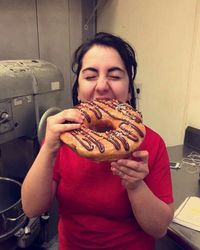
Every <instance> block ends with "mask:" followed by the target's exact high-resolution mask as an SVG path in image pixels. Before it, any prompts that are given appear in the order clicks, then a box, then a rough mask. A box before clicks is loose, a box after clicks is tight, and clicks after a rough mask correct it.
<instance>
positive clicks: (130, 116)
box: [60, 99, 145, 161]
mask: <svg viewBox="0 0 200 250" xmlns="http://www.w3.org/2000/svg"><path fill="white" fill-rule="evenodd" d="M74 108H76V109H78V110H80V112H81V113H82V114H83V115H84V117H85V119H84V121H83V124H82V125H81V128H80V129H76V130H72V131H68V132H65V133H63V134H61V136H60V139H61V141H63V142H64V143H65V144H67V145H68V146H69V147H70V148H71V149H72V150H74V151H75V152H77V153H78V154H79V155H81V156H83V157H86V158H89V159H93V160H97V161H106V160H110V161H113V160H117V159H121V158H124V157H126V156H127V155H128V154H130V153H131V152H133V151H135V150H136V149H137V148H138V147H139V145H140V144H141V142H142V141H143V139H144V136H145V126H144V125H143V123H142V115H141V113H140V112H138V111H137V110H135V109H134V108H133V107H132V106H130V105H129V104H127V103H122V102H119V101H117V100H114V99H112V100H95V101H92V102H82V103H81V104H79V105H77V106H75V107H74Z"/></svg>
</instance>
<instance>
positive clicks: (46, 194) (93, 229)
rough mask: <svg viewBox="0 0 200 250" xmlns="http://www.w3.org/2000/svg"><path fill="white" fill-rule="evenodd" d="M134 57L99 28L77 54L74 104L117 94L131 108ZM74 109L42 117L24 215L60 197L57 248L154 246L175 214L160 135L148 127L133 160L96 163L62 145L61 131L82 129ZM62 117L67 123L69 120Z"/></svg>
mask: <svg viewBox="0 0 200 250" xmlns="http://www.w3.org/2000/svg"><path fill="white" fill-rule="evenodd" d="M136 70H137V63H136V60H135V53H134V50H133V49H132V47H131V46H130V45H129V44H128V43H126V42H125V41H124V40H122V39H121V38H120V37H117V36H114V35H112V34H108V33H98V34H96V36H95V38H94V39H92V40H90V41H87V42H86V43H85V44H83V45H81V46H80V47H79V48H78V49H77V51H76V52H75V55H74V63H73V71H74V73H75V74H76V77H77V78H76V81H75V84H74V87H73V102H74V104H77V103H79V102H81V101H86V100H88V101H91V100H94V99H104V98H109V99H112V98H114V99H118V100H120V101H122V102H130V103H131V104H132V106H133V107H134V106H135V96H134V88H133V81H134V78H135V75H136ZM83 119H84V117H83V116H82V114H81V113H80V111H78V110H76V109H68V110H64V111H62V112H60V113H58V114H56V115H54V116H52V117H49V118H48V119H47V128H46V135H45V141H44V144H43V146H42V147H41V150H40V152H39V154H38V156H37V158H36V159H35V162H34V163H33V165H32V167H31V168H30V171H29V172H28V174H27V176H26V178H25V180H24V183H23V186H22V204H23V209H24V211H25V213H26V214H27V216H29V217H32V216H37V215H40V214H41V213H43V212H45V211H46V210H47V209H48V208H49V206H50V205H51V202H52V200H53V198H54V197H55V195H56V196H57V199H58V202H59V225H58V232H59V246H60V248H59V249H61V250H67V249H70V250H78V249H87V250H88V249H107V250H108V249H115V250H122V249H125V250H132V249H134V250H135V249H138V250H142V249H145V250H147V249H154V243H155V238H159V237H162V236H163V235H165V233H166V231H167V228H168V225H169V223H170V222H171V220H172V217H173V204H172V203H173V196H172V185H171V177H170V169H169V160H168V155H167V151H166V147H165V144H164V142H163V140H162V138H161V137H160V136H159V135H158V134H157V133H155V132H154V131H152V130H151V129H150V128H148V127H146V136H145V139H144V141H143V143H142V144H141V146H140V148H139V149H138V151H136V152H134V153H133V154H132V157H131V158H128V159H120V160H118V161H115V162H111V163H110V162H101V163H97V162H94V161H91V160H89V159H85V158H82V157H80V156H78V155H77V154H76V153H74V152H73V151H71V150H70V149H69V148H68V147H67V146H66V145H63V144H62V143H61V141H60V139H59V136H60V134H61V133H63V132H65V131H70V130H73V129H78V128H80V125H81V123H82V122H83ZM65 121H70V123H68V124H66V123H64V122H65Z"/></svg>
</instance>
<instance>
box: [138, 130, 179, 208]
mask: <svg viewBox="0 0 200 250" xmlns="http://www.w3.org/2000/svg"><path fill="white" fill-rule="evenodd" d="M141 149H142V150H147V151H148V152H149V162H148V165H149V175H148V176H147V177H146V178H145V182H146V184H147V185H148V187H149V188H150V189H151V191H152V192H153V193H154V194H155V195H156V196H157V197H158V198H159V199H161V200H162V201H164V202H166V203H172V202H173V200H174V199H173V190H172V180H171V172H170V165H169V157H168V153H167V149H166V146H165V143H164V141H163V139H162V138H161V137H160V136H159V135H158V134H157V133H155V132H154V131H152V130H149V129H148V132H147V138H146V141H145V143H144V145H143V146H142V148H141Z"/></svg>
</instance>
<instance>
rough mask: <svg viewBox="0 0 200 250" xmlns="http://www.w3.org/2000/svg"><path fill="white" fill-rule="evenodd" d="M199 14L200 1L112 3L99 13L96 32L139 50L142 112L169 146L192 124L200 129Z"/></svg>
mask: <svg viewBox="0 0 200 250" xmlns="http://www.w3.org/2000/svg"><path fill="white" fill-rule="evenodd" d="M198 12H200V7H199V0H176V1H174V0H168V1H166V0H160V1H157V0H151V1H149V0H140V1H137V0H109V1H103V2H102V4H101V6H100V7H99V10H98V16H97V31H107V32H112V33H115V34H117V35H120V36H122V37H123V38H125V39H126V40H128V41H129V42H130V43H131V44H132V45H133V46H134V47H135V49H136V54H137V61H138V75H137V78H136V83H139V84H142V95H141V99H140V100H139V109H140V110H141V111H142V113H143V116H144V122H145V123H146V124H147V125H149V126H150V127H152V128H153V129H154V130H156V131H157V132H158V133H159V134H160V135H161V136H162V137H163V138H164V140H165V142H166V144H167V145H168V146H171V145H177V144H181V143H182V142H183V137H184V131H185V128H186V126H187V125H188V124H189V125H193V126H195V127H198V128H200V116H199V117H198V115H197V114H198V113H199V112H198V106H200V101H199V100H198V99H199V98H198V97H199V93H198V86H199V84H200V72H199V71H198V66H197V65H199V64H200V45H199V44H200V41H199V40H200V30H199V29H200V24H199V21H198V20H199V14H198ZM197 39H198V41H196V40H197Z"/></svg>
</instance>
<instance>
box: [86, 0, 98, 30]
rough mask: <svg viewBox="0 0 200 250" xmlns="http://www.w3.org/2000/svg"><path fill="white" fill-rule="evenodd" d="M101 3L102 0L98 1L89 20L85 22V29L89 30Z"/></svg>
mask: <svg viewBox="0 0 200 250" xmlns="http://www.w3.org/2000/svg"><path fill="white" fill-rule="evenodd" d="M100 3H101V1H100V0H99V1H97V4H96V5H95V6H94V9H93V10H92V13H91V15H90V16H89V18H88V20H87V22H85V24H84V26H83V28H84V30H88V25H89V23H90V21H91V20H92V18H93V17H94V15H95V13H96V11H97V9H98V7H99V5H100Z"/></svg>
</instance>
